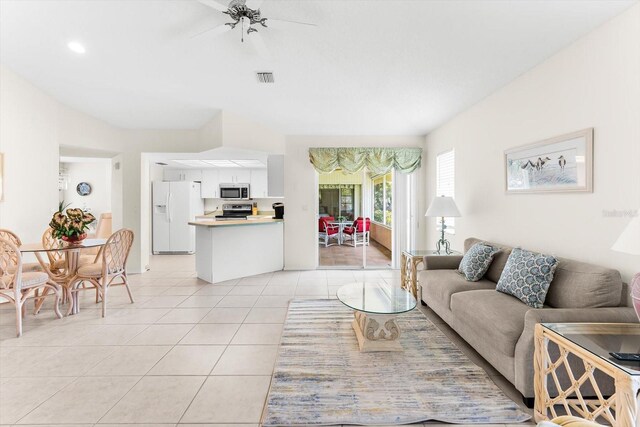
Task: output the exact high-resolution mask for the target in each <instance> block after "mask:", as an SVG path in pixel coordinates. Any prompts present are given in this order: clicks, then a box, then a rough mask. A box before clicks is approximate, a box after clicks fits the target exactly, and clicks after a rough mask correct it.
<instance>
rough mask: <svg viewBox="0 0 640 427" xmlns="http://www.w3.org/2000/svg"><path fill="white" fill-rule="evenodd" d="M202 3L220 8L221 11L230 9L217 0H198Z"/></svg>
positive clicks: (216, 8)
mask: <svg viewBox="0 0 640 427" xmlns="http://www.w3.org/2000/svg"><path fill="white" fill-rule="evenodd" d="M198 1H199V2H200V3H202V4H203V5H205V6H209V7H211V8H213V9H215V10H219V11H220V12H226V11H227V9H229V7H228V6H225V5H224V4H222V3H218V2H217V1H215V0H198Z"/></svg>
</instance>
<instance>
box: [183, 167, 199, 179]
mask: <svg viewBox="0 0 640 427" xmlns="http://www.w3.org/2000/svg"><path fill="white" fill-rule="evenodd" d="M183 181H202V170H200V169H186V170H185V171H184V179H183Z"/></svg>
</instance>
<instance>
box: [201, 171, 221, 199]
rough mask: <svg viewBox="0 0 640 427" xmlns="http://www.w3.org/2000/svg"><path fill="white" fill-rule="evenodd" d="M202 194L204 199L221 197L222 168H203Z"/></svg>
mask: <svg viewBox="0 0 640 427" xmlns="http://www.w3.org/2000/svg"><path fill="white" fill-rule="evenodd" d="M200 195H201V197H202V198H203V199H217V198H219V197H220V170H219V169H203V170H202V185H201V186H200Z"/></svg>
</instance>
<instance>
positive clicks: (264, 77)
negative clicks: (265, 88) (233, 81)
mask: <svg viewBox="0 0 640 427" xmlns="http://www.w3.org/2000/svg"><path fill="white" fill-rule="evenodd" d="M256 76H257V77H258V82H259V83H274V82H275V80H274V79H273V73H272V72H270V71H258V72H257V73H256Z"/></svg>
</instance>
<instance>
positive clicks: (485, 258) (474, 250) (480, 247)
mask: <svg viewBox="0 0 640 427" xmlns="http://www.w3.org/2000/svg"><path fill="white" fill-rule="evenodd" d="M498 252H500V249H498V248H494V247H493V246H491V245H488V244H486V243H476V244H475V245H473V246H471V247H470V248H469V250H468V251H467V253H466V254H464V257H462V261H460V266H459V267H458V271H459V272H460V273H462V274H464V277H465V278H466V279H467V280H468V281H470V282H477V281H478V280H480V279H482V277H484V274H485V273H486V272H487V270H488V269H489V266H490V265H491V261H493V256H494V255H495V254H497V253H498Z"/></svg>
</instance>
